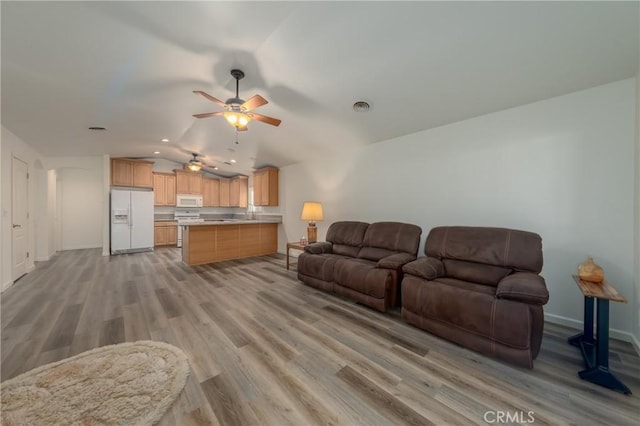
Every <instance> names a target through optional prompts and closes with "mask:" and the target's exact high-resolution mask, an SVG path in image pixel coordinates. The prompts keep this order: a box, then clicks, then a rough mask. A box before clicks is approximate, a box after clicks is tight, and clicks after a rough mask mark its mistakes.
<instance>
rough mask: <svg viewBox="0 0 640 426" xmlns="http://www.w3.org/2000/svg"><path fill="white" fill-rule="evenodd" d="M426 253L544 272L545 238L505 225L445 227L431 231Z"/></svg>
mask: <svg viewBox="0 0 640 426" xmlns="http://www.w3.org/2000/svg"><path fill="white" fill-rule="evenodd" d="M424 250H425V254H426V255H427V256H431V257H437V258H438V259H443V258H448V259H457V260H466V261H469V262H476V263H484V264H487V265H496V266H502V267H505V268H511V269H514V270H517V271H529V272H535V273H540V271H541V270H542V239H541V238H540V236H539V235H538V234H535V233H533V232H526V231H518V230H513V229H505V228H485V227H471V226H444V227H437V228H433V229H432V230H431V232H429V236H428V237H427V241H426V244H425V247H424Z"/></svg>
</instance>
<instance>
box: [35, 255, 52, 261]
mask: <svg viewBox="0 0 640 426" xmlns="http://www.w3.org/2000/svg"><path fill="white" fill-rule="evenodd" d="M49 259H51V256H43V257H39V258H37V259H36V262H47V261H49Z"/></svg>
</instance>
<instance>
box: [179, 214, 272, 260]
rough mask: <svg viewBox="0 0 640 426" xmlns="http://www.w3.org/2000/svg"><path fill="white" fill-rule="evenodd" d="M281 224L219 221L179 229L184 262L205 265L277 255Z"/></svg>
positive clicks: (244, 220) (266, 221)
mask: <svg viewBox="0 0 640 426" xmlns="http://www.w3.org/2000/svg"><path fill="white" fill-rule="evenodd" d="M278 223H281V222H275V221H274V220H269V219H266V220H265V219H256V220H250V219H222V220H220V219H218V220H209V221H206V222H202V223H189V224H184V225H180V226H182V261H183V262H184V263H186V264H187V265H202V264H205V263H214V262H222V261H225V260H232V259H242V258H246V257H254V256H265V255H268V254H275V253H277V251H278Z"/></svg>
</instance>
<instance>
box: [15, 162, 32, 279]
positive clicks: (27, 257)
mask: <svg viewBox="0 0 640 426" xmlns="http://www.w3.org/2000/svg"><path fill="white" fill-rule="evenodd" d="M16 160H17V161H20V162H21V163H24V165H25V168H26V171H27V177H26V193H25V198H26V203H25V206H26V212H25V213H26V223H25V225H24V226H25V229H24V238H25V247H26V253H27V255H26V258H25V266H24V274H20V275H19V276H16V271H15V238H14V232H13V224H14V219H15V218H14V210H15V203H14V201H15V193H16V190H17V188H16V182H15V179H14V176H15V175H14V171H15V161H16ZM29 178H30V173H29V162H28V161H25V160H23V159H22V158H20V157H19V156H17V155H15V154H14V155H12V156H11V283H13V282H15V281H16V280H18V279H20V278H21V277H23V276H24V275H26V274H27V273H29V272H30V271H29V259H30V257H29V254H30V247H29V246H30V244H29V238H30V232H29V222H30V215H29Z"/></svg>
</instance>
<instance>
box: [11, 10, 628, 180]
mask: <svg viewBox="0 0 640 426" xmlns="http://www.w3.org/2000/svg"><path fill="white" fill-rule="evenodd" d="M0 7H1V19H2V22H1V23H2V27H1V32H2V33H1V36H2V46H1V47H2V50H1V55H2V58H1V59H2V61H1V66H2V69H1V72H2V74H1V78H2V92H1V96H2V111H1V112H2V124H3V125H4V126H5V127H6V128H8V129H9V130H10V131H12V132H13V133H15V134H16V135H18V136H19V137H21V138H22V139H23V140H25V141H26V142H27V143H29V144H31V145H32V146H34V147H35V148H36V149H37V150H38V151H39V152H40V153H42V154H43V155H45V156H74V155H102V154H110V155H113V156H131V157H153V156H154V154H153V152H154V151H160V152H161V153H160V154H159V155H157V156H158V157H164V158H167V159H171V160H174V161H177V162H186V161H187V160H188V159H189V158H190V155H189V153H191V152H197V153H200V154H203V155H204V156H205V157H204V159H205V160H206V161H207V162H208V163H209V164H215V165H218V166H220V170H221V172H223V173H229V174H233V173H249V172H250V171H251V169H252V168H253V167H259V166H263V165H267V164H269V165H274V166H279V167H281V166H284V165H287V164H291V163H295V162H299V161H303V160H307V159H310V158H319V157H320V156H322V155H325V154H336V153H340V152H343V151H344V150H350V149H354V148H357V147H360V146H363V145H365V144H370V143H375V142H379V141H382V140H387V139H390V138H393V137H396V136H400V135H404V134H409V133H413V132H416V131H420V130H424V129H429V128H433V127H437V126H441V125H444V124H448V123H452V122H456V121H460V120H464V119H467V118H470V117H474V116H478V115H482V114H486V113H490V112H494V111H499V110H502V109H506V108H510V107H513V106H517V105H523V104H526V103H530V102H534V101H538V100H542V99H547V98H550V97H554V96H559V95H562V94H566V93H570V92H573V91H577V90H581V89H585V88H588V87H593V86H596V85H600V84H604V83H607V82H611V81H616V80H621V79H624V78H628V77H632V76H634V75H635V74H636V73H637V72H638V63H639V60H640V58H639V53H638V52H639V41H638V40H639V27H640V25H639V16H640V13H639V3H638V2H619V3H612V2H602V3H599V2H566V3H565V2H236V1H234V2H93V1H91V2H55V1H53V2H10V1H2V2H1V6H0ZM232 68H240V69H242V70H243V71H244V72H245V74H246V77H245V78H244V79H243V80H242V81H241V82H240V96H241V97H243V98H244V99H248V98H249V97H250V96H252V95H254V94H256V93H257V94H260V95H262V96H263V97H265V98H266V99H268V100H269V104H267V105H265V106H263V107H261V108H260V109H259V110H258V111H257V112H259V113H261V114H265V115H268V116H272V117H277V118H279V119H281V120H282V124H281V125H280V126H279V127H272V126H269V125H266V124H263V123H256V122H252V123H250V124H249V130H248V131H247V132H242V133H240V135H239V143H238V144H236V143H235V131H234V129H233V128H232V127H231V126H229V125H228V124H227V123H226V122H225V120H224V119H223V118H220V117H216V118H207V119H195V118H193V117H192V114H195V113H203V112H211V111H218V110H221V108H220V107H219V106H217V105H215V104H213V103H211V102H208V101H207V100H205V99H203V98H202V97H199V96H196V95H194V94H193V93H192V91H193V90H203V91H206V92H207V93H209V94H211V95H213V96H215V97H217V98H219V99H221V100H223V101H224V100H225V99H227V98H230V97H232V96H233V95H234V91H235V81H234V80H233V78H232V77H231V75H230V74H229V72H230V70H231V69H232ZM358 100H365V101H367V102H369V103H370V105H371V108H370V110H369V112H366V113H363V112H356V111H354V110H353V108H352V105H353V103H354V102H355V101H358ZM90 126H103V127H105V128H106V129H107V130H106V131H98V132H96V131H90V130H88V127H90ZM163 138H168V139H169V140H170V142H168V143H163V142H161V139H163ZM231 158H233V159H235V160H237V163H236V164H234V165H228V164H224V162H225V161H229V160H230V159H231Z"/></svg>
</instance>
